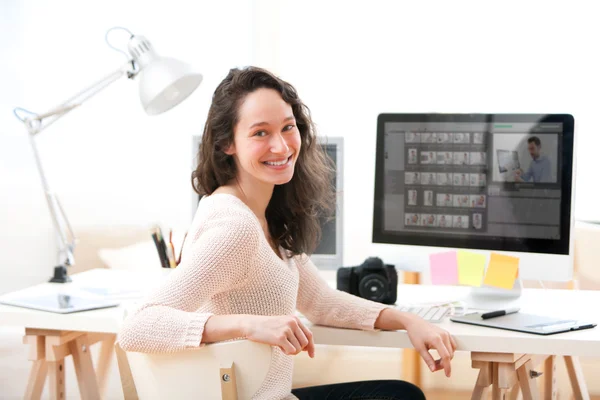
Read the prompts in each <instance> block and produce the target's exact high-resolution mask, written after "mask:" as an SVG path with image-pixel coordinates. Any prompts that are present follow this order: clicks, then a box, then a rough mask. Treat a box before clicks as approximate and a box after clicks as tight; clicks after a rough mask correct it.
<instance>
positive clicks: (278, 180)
mask: <svg viewBox="0 0 600 400" xmlns="http://www.w3.org/2000/svg"><path fill="white" fill-rule="evenodd" d="M325 154H326V153H325V152H324V149H323V148H322V147H321V146H319V145H318V144H317V142H316V137H315V130H314V126H313V123H312V121H311V118H310V114H309V111H308V108H307V107H306V106H305V105H304V104H303V103H302V102H301V100H300V98H299V97H298V95H297V93H296V91H295V89H294V88H293V87H292V86H291V85H290V84H289V83H287V82H284V81H283V80H281V79H279V78H277V77H276V76H274V75H273V74H271V73H269V72H267V71H265V70H262V69H260V68H254V67H249V68H245V69H241V70H240V69H233V70H231V71H230V72H229V74H228V75H227V77H226V78H225V79H224V80H223V82H221V84H219V86H218V87H217V89H216V90H215V93H214V95H213V102H212V105H211V108H210V110H209V113H208V118H207V122H206V126H205V129H204V134H203V137H202V142H201V145H200V149H199V155H198V161H199V164H198V168H197V169H196V170H195V171H194V173H193V174H192V182H193V184H194V189H195V190H196V191H197V192H198V193H199V194H204V195H205V196H204V197H203V198H202V200H201V201H200V203H199V205H198V208H197V210H196V214H195V216H194V220H193V222H192V225H191V227H190V229H189V234H188V236H187V237H188V241H187V242H186V243H185V244H184V248H183V253H182V258H181V263H180V265H179V267H178V268H177V269H175V270H174V271H173V272H172V273H171V275H170V277H169V279H168V280H167V281H166V282H165V283H164V285H163V286H162V287H160V288H158V289H157V290H156V292H155V293H154V294H152V295H151V296H150V297H148V298H147V299H146V301H145V302H144V304H142V305H141V307H139V308H138V309H137V311H136V312H135V313H134V314H132V315H131V316H129V317H128V318H127V320H126V321H125V323H124V325H123V328H122V331H121V332H120V334H119V344H120V345H121V347H122V348H123V350H125V351H139V352H149V353H152V352H173V351H179V350H183V349H188V348H197V347H199V346H201V345H202V344H203V343H213V342H219V341H224V340H230V339H236V338H246V339H248V340H251V341H255V342H259V343H265V344H269V345H270V346H271V352H272V353H271V358H270V360H271V364H270V367H269V371H268V374H267V377H266V378H265V380H264V382H262V384H261V387H260V388H259V389H258V391H257V392H256V393H255V394H254V396H253V397H252V398H254V399H292V398H300V399H314V398H319V399H320V398H324V397H325V396H326V397H327V398H329V399H332V400H335V399H345V398H348V396H349V395H350V394H351V393H352V396H357V397H361V398H367V397H368V398H386V399H402V400H417V399H418V400H421V399H423V398H424V397H423V393H422V392H421V390H420V389H419V388H417V387H415V386H414V385H412V384H410V383H407V382H402V381H388V380H376V381H368V382H352V383H342V384H334V385H326V386H313V387H307V388H302V389H294V390H291V384H292V372H293V371H292V370H293V359H292V357H291V356H294V355H297V354H299V353H300V352H302V351H306V352H307V353H308V355H309V356H310V357H314V355H315V343H314V340H313V336H312V332H311V331H310V329H308V328H307V326H306V325H305V324H304V323H303V322H302V320H301V319H299V318H298V317H296V315H295V311H296V310H298V311H300V312H301V313H302V314H303V315H304V316H306V318H308V319H309V320H310V321H311V322H312V323H314V324H320V325H326V326H334V327H342V328H350V329H363V330H373V329H388V330H396V329H406V330H407V331H408V334H409V337H410V338H411V341H412V343H413V345H414V347H415V348H416V349H417V350H419V352H420V353H421V355H422V356H423V358H424V359H425V361H426V362H427V364H428V365H429V367H430V369H431V371H439V370H444V371H445V373H446V375H448V376H449V375H450V372H451V371H450V360H451V359H452V357H453V355H454V350H455V348H456V343H455V342H454V340H453V339H452V338H451V337H450V335H449V334H448V333H447V332H445V331H443V330H442V329H440V328H439V327H436V326H433V325H431V324H429V323H427V322H425V321H423V320H422V319H420V318H419V317H417V316H416V315H414V314H407V313H403V312H400V311H399V310H397V309H393V308H391V307H389V306H387V305H384V304H381V303H376V302H373V301H369V300H366V299H363V298H360V297H357V296H353V295H350V294H348V293H345V292H342V291H339V290H335V289H333V288H331V287H329V285H328V284H327V282H326V281H325V280H324V279H323V278H322V277H321V275H320V274H319V271H318V270H317V268H316V267H315V265H314V264H313V262H312V261H311V260H310V258H309V257H308V256H307V255H310V254H311V253H312V251H313V250H314V248H315V244H316V243H317V240H318V238H319V234H320V218H321V217H322V216H323V214H324V213H325V212H326V211H327V210H329V209H330V207H331V205H332V204H333V194H334V192H333V187H332V183H331V182H332V176H331V173H332V172H333V169H332V168H331V167H332V164H331V160H329V159H328V158H326V156H325ZM429 349H435V350H437V352H438V354H439V355H440V359H439V360H434V359H433V357H432V356H431V354H429V352H428V350H429Z"/></svg>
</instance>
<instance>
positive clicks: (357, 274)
mask: <svg viewBox="0 0 600 400" xmlns="http://www.w3.org/2000/svg"><path fill="white" fill-rule="evenodd" d="M337 288H338V290H341V291H344V292H346V293H350V294H353V295H355V296H358V297H362V298H363V299H367V300H373V301H377V302H379V303H383V304H394V303H396V297H397V294H398V273H397V272H396V268H394V266H393V265H390V264H384V263H383V261H381V259H380V258H379V257H369V258H367V259H366V260H365V261H364V262H363V263H362V264H361V265H358V266H356V267H340V268H338V270H337Z"/></svg>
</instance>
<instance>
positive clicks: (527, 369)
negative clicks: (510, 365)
mask: <svg viewBox="0 0 600 400" xmlns="http://www.w3.org/2000/svg"><path fill="white" fill-rule="evenodd" d="M532 369H533V363H532V362H531V360H529V361H527V362H526V363H524V364H523V365H522V366H521V367H519V369H517V377H518V378H519V385H520V386H521V390H522V391H523V400H538V399H539V398H540V393H539V390H538V387H537V384H536V382H535V380H534V379H535V378H532V377H531V370H532Z"/></svg>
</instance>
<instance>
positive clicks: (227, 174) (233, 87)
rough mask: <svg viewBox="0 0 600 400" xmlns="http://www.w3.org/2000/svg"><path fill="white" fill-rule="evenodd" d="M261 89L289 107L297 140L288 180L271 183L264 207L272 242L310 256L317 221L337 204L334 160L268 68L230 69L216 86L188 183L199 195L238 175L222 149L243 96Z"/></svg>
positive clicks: (305, 112)
mask: <svg viewBox="0 0 600 400" xmlns="http://www.w3.org/2000/svg"><path fill="white" fill-rule="evenodd" d="M261 88H266V89H273V90H275V91H277V92H278V93H279V94H280V95H281V98H282V99H283V100H284V101H285V102H286V103H287V104H289V105H290V106H291V107H292V111H293V113H294V117H295V119H296V126H297V127H298V130H299V131H300V140H301V146H300V154H299V155H298V158H297V161H296V165H295V170H294V175H293V177H292V179H291V180H290V181H289V182H288V183H286V184H283V185H275V188H274V190H273V196H272V197H271V200H270V201H269V204H268V206H267V209H266V215H265V216H266V219H267V224H268V227H269V233H270V235H271V238H272V240H273V241H275V244H276V245H277V246H282V247H283V248H284V249H286V250H287V251H288V252H289V253H290V254H291V255H299V254H302V253H306V254H312V252H313V251H314V249H315V248H316V246H317V243H318V242H319V240H320V238H321V221H322V220H327V219H329V217H330V216H331V213H332V211H333V208H334V206H335V192H334V188H333V184H332V182H333V178H334V168H333V162H332V160H331V159H330V158H329V157H328V156H327V154H326V153H325V151H324V150H323V148H322V147H321V146H319V145H318V143H316V129H315V126H314V123H313V121H312V119H311V116H310V110H309V109H308V107H306V105H304V103H302V101H301V100H300V98H299V97H298V93H297V92H296V89H295V88H294V87H293V86H292V85H290V84H289V83H287V82H285V81H284V80H282V79H280V78H278V77H277V76H275V75H273V74H272V73H270V72H269V71H266V70H264V69H262V68H257V67H246V68H243V69H237V68H234V69H231V70H230V71H229V74H227V77H225V79H224V80H223V81H222V82H221V83H220V84H219V86H218V87H217V89H216V90H215V92H214V94H213V98H212V104H211V106H210V109H209V111H208V116H207V119H206V125H205V126H204V133H203V135H202V141H201V143H200V147H199V149H198V167H197V168H196V170H195V171H194V172H193V173H192V186H193V187H194V190H195V191H196V192H197V193H198V194H200V195H205V194H206V195H210V194H212V193H213V192H214V191H215V190H216V189H217V188H218V187H220V186H223V185H225V184H227V183H229V182H230V181H231V180H232V179H235V178H236V175H237V171H236V165H235V162H234V159H233V157H232V156H229V155H227V154H225V152H224V150H225V149H227V148H228V147H229V146H230V145H231V144H232V143H233V138H234V128H235V126H236V125H237V123H238V121H239V114H238V112H239V108H240V106H241V105H242V103H243V101H244V99H245V98H246V96H247V95H248V94H249V93H252V92H254V91H255V90H257V89H261Z"/></svg>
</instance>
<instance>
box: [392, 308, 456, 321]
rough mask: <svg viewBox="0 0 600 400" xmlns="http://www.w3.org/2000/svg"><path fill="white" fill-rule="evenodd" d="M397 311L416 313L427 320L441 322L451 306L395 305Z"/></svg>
mask: <svg viewBox="0 0 600 400" xmlns="http://www.w3.org/2000/svg"><path fill="white" fill-rule="evenodd" d="M396 309H397V310H398V311H402V312H408V313H412V314H416V315H418V316H419V317H421V318H423V319H424V320H425V321H428V322H433V323H437V322H442V321H443V320H444V318H445V317H447V316H449V315H450V313H451V311H452V308H451V307H447V306H396Z"/></svg>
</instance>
